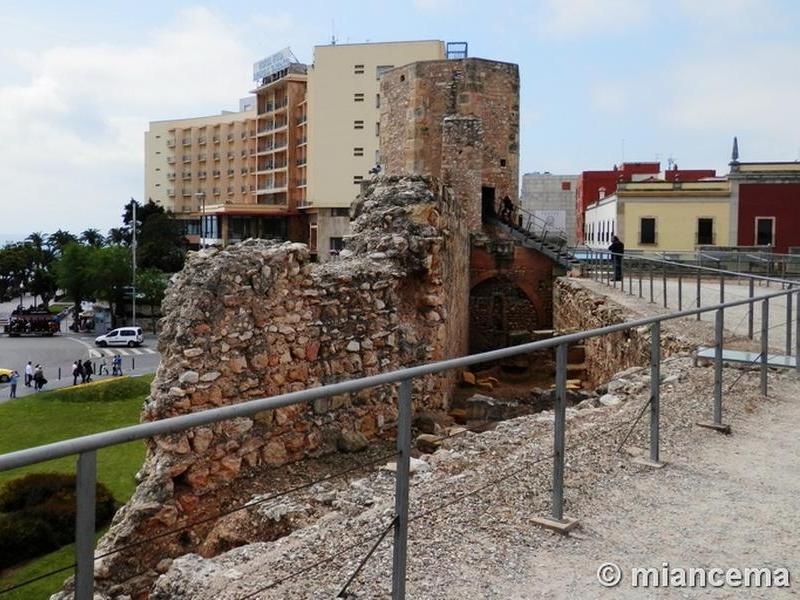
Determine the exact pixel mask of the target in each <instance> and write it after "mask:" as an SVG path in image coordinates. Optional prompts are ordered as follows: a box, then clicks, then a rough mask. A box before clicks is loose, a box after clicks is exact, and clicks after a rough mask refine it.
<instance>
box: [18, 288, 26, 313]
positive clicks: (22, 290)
mask: <svg viewBox="0 0 800 600" xmlns="http://www.w3.org/2000/svg"><path fill="white" fill-rule="evenodd" d="M24 293H25V282H23V281H20V282H19V310H20V312H22V303H23V299H22V298H23V295H24Z"/></svg>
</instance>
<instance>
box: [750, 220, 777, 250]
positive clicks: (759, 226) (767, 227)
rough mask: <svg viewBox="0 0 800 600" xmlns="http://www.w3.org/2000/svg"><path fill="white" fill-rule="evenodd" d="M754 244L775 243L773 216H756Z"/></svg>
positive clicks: (766, 244)
mask: <svg viewBox="0 0 800 600" xmlns="http://www.w3.org/2000/svg"><path fill="white" fill-rule="evenodd" d="M755 242H756V246H772V245H774V244H775V217H756V240H755Z"/></svg>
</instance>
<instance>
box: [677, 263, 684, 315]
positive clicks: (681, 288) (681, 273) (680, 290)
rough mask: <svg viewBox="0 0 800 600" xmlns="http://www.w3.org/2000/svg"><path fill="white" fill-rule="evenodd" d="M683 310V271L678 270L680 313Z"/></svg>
mask: <svg viewBox="0 0 800 600" xmlns="http://www.w3.org/2000/svg"><path fill="white" fill-rule="evenodd" d="M682 310H683V271H681V270H680V269H678V312H680V311H682Z"/></svg>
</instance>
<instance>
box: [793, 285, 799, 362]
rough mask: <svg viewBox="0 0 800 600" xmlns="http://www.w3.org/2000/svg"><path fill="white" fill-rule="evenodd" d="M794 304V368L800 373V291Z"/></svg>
mask: <svg viewBox="0 0 800 600" xmlns="http://www.w3.org/2000/svg"><path fill="white" fill-rule="evenodd" d="M794 306H795V308H794V311H795V319H794V328H795V330H794V370H795V372H796V373H797V374H798V375H800V291H798V292H797V298H796V299H795V303H794Z"/></svg>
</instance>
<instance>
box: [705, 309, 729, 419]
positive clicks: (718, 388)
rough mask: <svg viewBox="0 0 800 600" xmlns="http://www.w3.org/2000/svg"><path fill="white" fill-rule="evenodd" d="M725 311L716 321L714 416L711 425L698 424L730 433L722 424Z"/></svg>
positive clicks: (717, 315)
mask: <svg viewBox="0 0 800 600" xmlns="http://www.w3.org/2000/svg"><path fill="white" fill-rule="evenodd" d="M724 321H725V309H723V308H718V309H717V310H716V313H715V319H714V416H713V419H712V421H711V422H710V423H698V425H700V426H702V427H708V428H709V429H715V430H717V431H721V432H722V433H730V432H731V426H730V425H724V424H723V423H722V340H723V336H722V334H723V327H724Z"/></svg>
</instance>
